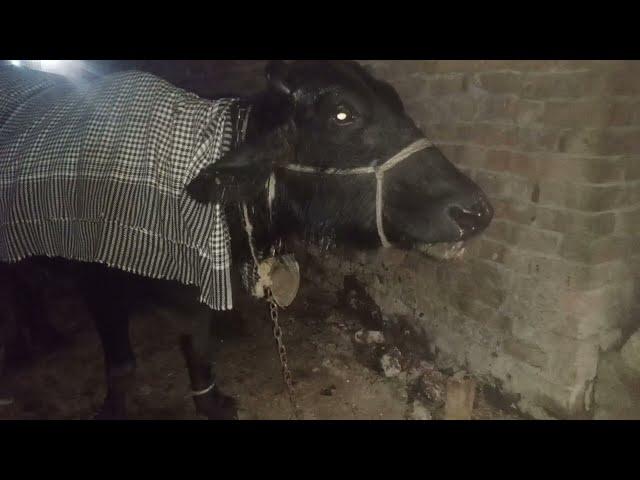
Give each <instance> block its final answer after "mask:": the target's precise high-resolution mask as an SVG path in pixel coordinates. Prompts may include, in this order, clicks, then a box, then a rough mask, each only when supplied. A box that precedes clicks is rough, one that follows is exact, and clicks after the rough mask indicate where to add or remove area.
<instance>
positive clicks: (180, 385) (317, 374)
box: [0, 284, 518, 420]
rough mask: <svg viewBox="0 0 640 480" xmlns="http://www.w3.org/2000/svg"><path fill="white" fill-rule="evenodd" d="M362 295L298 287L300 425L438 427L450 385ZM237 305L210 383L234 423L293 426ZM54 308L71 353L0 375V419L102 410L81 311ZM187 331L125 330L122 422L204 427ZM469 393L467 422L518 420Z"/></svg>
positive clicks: (139, 322)
mask: <svg viewBox="0 0 640 480" xmlns="http://www.w3.org/2000/svg"><path fill="white" fill-rule="evenodd" d="M358 295H359V293H358V292H356V291H350V292H347V291H345V292H343V295H337V296H336V295H335V294H329V293H327V292H324V293H323V292H317V291H315V292H311V291H308V289H307V291H305V288H304V284H303V288H302V289H301V291H300V293H299V296H298V298H297V299H296V301H295V302H294V305H293V306H292V307H291V308H289V309H287V310H286V311H284V312H282V313H281V325H282V329H283V331H284V340H285V344H286V346H287V350H288V355H289V364H290V366H291V369H292V372H293V377H294V380H295V386H296V392H297V397H298V403H299V405H300V408H301V410H302V415H303V418H304V419H308V420H310V419H345V420H346V419H358V420H369V419H384V420H400V419H417V420H429V419H434V420H437V419H440V418H443V416H444V411H445V407H444V405H445V400H446V394H447V393H446V388H447V387H446V383H447V379H448V378H449V376H448V375H446V374H445V373H443V372H439V371H438V370H436V369H435V368H434V367H433V365H432V364H431V363H430V362H429V360H428V358H426V357H424V356H423V355H422V352H421V350H424V348H423V347H421V346H420V343H419V342H418V341H417V339H416V338H415V337H414V336H413V335H412V333H411V332H410V331H409V330H408V329H404V328H403V327H401V326H399V325H392V326H389V325H383V324H382V323H381V320H380V318H379V317H380V315H379V313H377V312H376V311H375V306H374V307H373V308H371V305H367V299H366V298H358ZM236 303H237V304H241V308H239V312H240V313H241V317H239V318H238V319H236V321H235V323H234V324H233V325H223V326H222V327H223V328H222V334H221V336H220V338H219V340H218V345H217V352H216V356H215V364H216V372H217V376H218V384H219V386H220V388H221V390H222V391H223V392H225V393H227V394H230V395H233V396H234V397H235V398H237V400H238V403H239V406H240V418H241V419H290V418H292V409H291V405H290V403H289V401H288V396H287V394H286V389H285V387H284V383H283V381H282V376H281V372H280V364H279V360H278V357H277V352H276V348H275V342H274V339H273V336H272V333H271V324H270V322H269V320H268V319H267V315H266V313H267V311H266V306H265V305H264V304H261V303H258V302H254V301H250V302H249V301H246V299H243V300H242V301H241V300H236ZM51 309H52V312H53V316H54V319H55V322H54V323H56V325H57V326H58V327H59V328H60V329H61V330H62V331H63V333H64V334H65V336H66V338H67V339H68V342H67V345H66V346H65V347H64V348H60V349H58V350H57V351H54V352H51V353H47V354H44V355H40V357H39V358H38V359H37V361H36V362H35V363H34V364H32V365H29V366H26V367H23V368H21V369H19V370H15V371H9V372H7V378H6V385H8V386H9V387H10V388H11V389H12V391H13V394H14V395H13V397H14V401H13V403H12V404H9V405H3V406H2V405H0V419H90V418H91V417H92V416H93V414H94V413H95V412H96V411H97V409H98V408H99V406H100V404H101V402H102V399H103V396H104V382H103V360H102V352H101V349H100V345H99V341H98V337H97V334H96V332H95V330H94V328H93V326H92V323H91V320H90V318H89V317H88V314H87V313H86V310H85V309H84V307H83V305H82V304H81V303H79V302H78V301H77V299H76V298H75V297H74V296H73V295H65V296H62V297H60V298H58V299H57V301H56V302H54V305H52V306H51ZM188 323H189V322H187V321H186V319H185V318H181V317H180V315H179V314H177V313H175V312H168V311H161V312H156V313H155V314H147V315H145V316H144V317H138V318H135V319H134V321H133V322H132V340H133V344H134V348H135V352H136V354H137V358H138V370H137V385H136V387H135V389H134V391H133V392H132V395H131V396H130V400H129V415H130V418H132V419H200V418H201V417H199V416H198V415H197V414H196V413H195V409H194V406H193V402H192V401H191V399H190V398H188V397H187V396H186V393H187V392H188V391H189V382H188V376H187V371H186V368H185V364H184V360H183V358H182V355H181V352H180V348H179V346H178V336H179V334H180V333H181V332H182V330H183V328H184V326H185V325H186V324H188ZM371 331H373V332H374V333H368V332H371ZM449 373H450V374H452V373H453V372H449ZM475 391H476V394H475V401H474V404H473V413H472V419H517V418H518V415H517V413H516V412H514V411H512V410H509V409H508V407H507V409H505V408H500V407H499V406H497V405H498V404H497V403H495V400H492V399H493V397H494V396H495V395H492V390H491V389H490V388H489V387H488V386H485V385H482V384H478V385H477V387H476V389H475ZM490 400H492V401H490Z"/></svg>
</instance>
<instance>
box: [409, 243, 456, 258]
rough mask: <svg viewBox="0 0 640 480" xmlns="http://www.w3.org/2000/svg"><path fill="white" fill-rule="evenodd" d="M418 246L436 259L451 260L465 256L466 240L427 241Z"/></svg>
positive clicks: (418, 248)
mask: <svg viewBox="0 0 640 480" xmlns="http://www.w3.org/2000/svg"><path fill="white" fill-rule="evenodd" d="M416 248H417V250H418V251H420V252H422V253H424V254H426V255H427V256H429V257H431V258H433V259H435V260H440V261H451V260H459V259H461V258H462V257H463V256H464V252H465V242H462V241H459V242H442V243H425V244H422V245H418V246H417V247H416Z"/></svg>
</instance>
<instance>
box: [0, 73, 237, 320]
mask: <svg viewBox="0 0 640 480" xmlns="http://www.w3.org/2000/svg"><path fill="white" fill-rule="evenodd" d="M243 115H245V113H244V112H243V111H242V108H241V106H240V104H239V102H238V100H237V99H223V100H217V101H209V100H204V99H201V98H199V97H198V96H196V95H194V94H191V93H188V92H186V91H184V90H181V89H178V88H176V87H174V86H172V85H171V84H169V83H167V82H165V81H164V80H161V79H159V78H157V77H155V76H153V75H150V74H146V73H142V72H124V73H118V74H114V75H110V76H107V77H104V78H102V79H101V80H99V81H97V82H94V83H91V84H82V85H77V84H73V83H71V82H70V81H68V80H66V79H64V78H63V77H59V76H56V75H51V74H47V73H43V72H39V71H34V70H28V69H21V68H16V67H1V68H0V261H3V262H16V261H19V260H21V259H23V258H26V257H30V256H35V255H46V256H49V257H63V258H68V259H74V260H81V261H87V262H100V263H105V264H107V265H110V266H113V267H117V268H120V269H122V270H126V271H130V272H134V273H137V274H141V275H144V276H147V277H152V278H164V279H170V280H178V281H180V282H182V283H185V284H189V285H196V286H198V287H199V288H200V301H202V302H203V303H206V304H207V305H208V306H209V307H211V308H213V309H215V310H226V309H230V308H232V297H231V282H230V272H229V270H230V266H231V255H230V242H229V232H228V227H227V222H226V219H225V217H224V212H223V210H222V208H221V206H220V205H214V204H210V205H202V204H199V203H197V202H195V201H194V200H193V199H191V198H190V197H189V196H187V195H186V193H185V189H184V187H185V185H186V184H187V183H188V182H189V181H190V180H191V179H193V178H194V177H195V176H196V175H197V173H198V172H199V171H200V170H201V169H202V168H203V167H204V166H205V165H207V164H209V163H211V162H215V161H216V160H217V159H219V158H221V157H222V155H224V154H225V153H226V152H227V151H228V150H229V149H230V148H231V147H232V145H234V144H236V143H237V142H239V141H240V135H241V134H240V132H241V130H242V129H241V128H239V123H240V122H242V121H243V118H242V117H243ZM245 118H246V117H245Z"/></svg>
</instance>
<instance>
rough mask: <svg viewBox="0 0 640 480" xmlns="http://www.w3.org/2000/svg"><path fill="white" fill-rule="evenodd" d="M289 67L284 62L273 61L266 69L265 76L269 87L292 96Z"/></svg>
mask: <svg viewBox="0 0 640 480" xmlns="http://www.w3.org/2000/svg"><path fill="white" fill-rule="evenodd" d="M288 73H289V66H288V65H287V63H286V62H285V61H283V60H271V61H270V62H269V63H268V64H267V66H266V68H265V76H266V77H267V82H268V84H269V86H270V87H271V88H273V89H275V90H277V91H279V92H281V93H284V94H285V95H291V87H290V86H289V84H288V82H287V74H288Z"/></svg>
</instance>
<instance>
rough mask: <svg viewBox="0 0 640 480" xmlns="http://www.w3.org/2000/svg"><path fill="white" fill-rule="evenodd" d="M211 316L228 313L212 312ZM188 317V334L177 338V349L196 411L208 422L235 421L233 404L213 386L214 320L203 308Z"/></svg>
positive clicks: (235, 413) (235, 409)
mask: <svg viewBox="0 0 640 480" xmlns="http://www.w3.org/2000/svg"><path fill="white" fill-rule="evenodd" d="M215 315H216V316H218V315H228V313H226V312H216V314H215ZM191 316H192V319H193V322H192V324H193V328H192V331H191V334H189V335H182V336H181V338H180V346H181V348H182V352H183V354H184V357H185V361H186V364H187V368H188V370H189V377H190V379H191V388H192V397H193V401H194V403H195V407H196V411H197V412H198V413H199V414H201V415H204V416H205V417H207V418H209V419H210V420H234V419H237V408H236V402H235V400H234V399H233V398H231V397H229V396H226V395H224V394H223V393H222V392H220V390H219V389H218V387H217V386H216V385H215V377H214V372H213V365H212V363H213V362H212V357H213V332H214V322H215V321H216V320H217V318H214V313H213V312H212V311H211V310H209V309H208V308H206V307H205V306H201V307H200V308H198V309H197V311H195V312H193V313H192V315H191Z"/></svg>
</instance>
